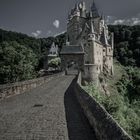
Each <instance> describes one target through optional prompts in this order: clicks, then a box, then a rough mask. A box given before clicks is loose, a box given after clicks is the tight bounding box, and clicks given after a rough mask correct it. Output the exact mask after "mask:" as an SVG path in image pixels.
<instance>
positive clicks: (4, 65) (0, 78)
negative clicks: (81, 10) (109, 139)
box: [0, 29, 65, 84]
mask: <svg viewBox="0 0 140 140" xmlns="http://www.w3.org/2000/svg"><path fill="white" fill-rule="evenodd" d="M64 40H65V36H64V35H59V36H57V37H55V38H54V37H48V38H39V39H36V38H33V37H29V36H27V35H25V34H22V33H17V32H11V31H5V30H2V29H0V57H1V59H0V84H5V83H11V82H17V81H23V80H27V79H32V78H35V77H37V76H38V71H39V70H40V69H43V62H44V57H45V56H46V55H47V53H48V50H49V48H50V46H51V44H52V42H53V41H55V42H56V43H57V44H58V46H59V47H61V46H62V43H63V42H64Z"/></svg>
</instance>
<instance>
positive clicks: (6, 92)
mask: <svg viewBox="0 0 140 140" xmlns="http://www.w3.org/2000/svg"><path fill="white" fill-rule="evenodd" d="M62 75H64V73H58V74H54V75H50V76H45V77H41V78H37V79H32V80H27V81H23V82H16V83H12V84H5V85H0V100H2V99H5V98H7V97H10V96H13V95H17V94H21V93H24V92H25V91H28V90H31V89H33V88H36V87H38V86H40V85H42V84H44V83H45V82H48V81H50V80H51V79H53V78H56V77H58V76H62Z"/></svg>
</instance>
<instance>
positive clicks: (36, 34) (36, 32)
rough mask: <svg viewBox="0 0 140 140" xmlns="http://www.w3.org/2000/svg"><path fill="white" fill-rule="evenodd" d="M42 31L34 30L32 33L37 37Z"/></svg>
mask: <svg viewBox="0 0 140 140" xmlns="http://www.w3.org/2000/svg"><path fill="white" fill-rule="evenodd" d="M41 33H42V31H41V30H36V31H35V32H32V35H33V36H34V37H38V36H39V35H41Z"/></svg>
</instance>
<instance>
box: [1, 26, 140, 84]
mask: <svg viewBox="0 0 140 140" xmlns="http://www.w3.org/2000/svg"><path fill="white" fill-rule="evenodd" d="M109 30H110V31H111V32H114V35H115V49H114V56H115V57H116V58H117V59H118V60H119V61H120V63H121V64H123V65H125V66H128V65H129V66H138V67H140V61H139V60H140V26H124V25H116V26H114V25H110V26H109ZM53 41H54V42H55V43H56V44H58V46H59V48H60V50H61V47H62V46H63V44H64V43H65V41H66V33H64V34H61V35H59V36H57V37H48V38H38V39H37V38H34V37H29V36H27V35H25V34H22V33H16V32H11V31H5V30H2V29H0V84H4V83H9V82H16V81H21V80H26V79H31V78H34V77H36V76H37V72H38V71H39V70H40V69H42V68H43V61H44V56H45V55H47V53H48V50H49V48H50V46H51V44H52V42H53Z"/></svg>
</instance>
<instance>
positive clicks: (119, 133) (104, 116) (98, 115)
mask: <svg viewBox="0 0 140 140" xmlns="http://www.w3.org/2000/svg"><path fill="white" fill-rule="evenodd" d="M80 76H81V74H79V76H78V79H77V83H76V85H75V93H76V96H77V99H78V101H79V103H80V105H81V108H82V109H83V111H84V114H85V116H86V117H87V118H88V120H89V123H90V125H91V126H92V127H93V129H94V130H95V134H96V136H97V138H98V139H99V140H132V138H131V137H130V136H129V135H128V134H127V133H126V132H125V130H123V128H121V127H120V125H119V124H118V123H117V122H116V121H115V120H114V119H113V118H112V116H111V115H110V114H109V113H108V112H107V111H106V110H105V109H104V108H103V107H102V105H100V104H99V103H97V102H96V100H95V99H94V98H92V97H91V96H90V95H89V94H88V93H87V92H86V91H84V90H83V89H82V88H81V86H80V85H81V77H80Z"/></svg>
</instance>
